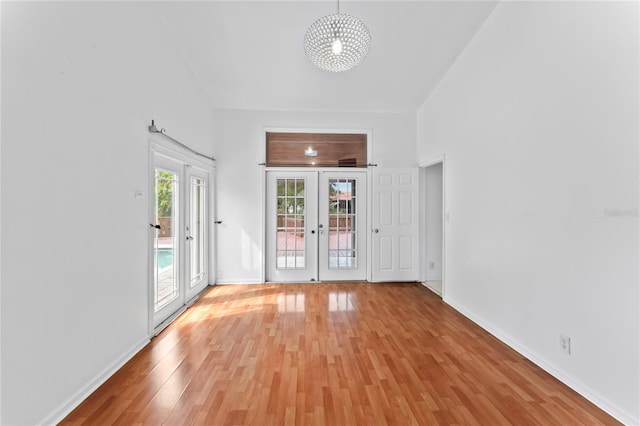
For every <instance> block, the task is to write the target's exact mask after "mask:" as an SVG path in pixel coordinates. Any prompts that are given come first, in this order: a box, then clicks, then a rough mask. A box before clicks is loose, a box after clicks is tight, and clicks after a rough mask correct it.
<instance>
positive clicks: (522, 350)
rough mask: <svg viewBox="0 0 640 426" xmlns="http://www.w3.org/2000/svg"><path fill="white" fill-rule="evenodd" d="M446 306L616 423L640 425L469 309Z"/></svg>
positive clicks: (450, 301) (447, 300) (451, 302)
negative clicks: (596, 407) (580, 396)
mask: <svg viewBox="0 0 640 426" xmlns="http://www.w3.org/2000/svg"><path fill="white" fill-rule="evenodd" d="M442 300H443V301H444V302H445V303H446V304H447V305H449V306H451V307H452V308H453V309H455V310H456V311H458V312H460V313H461V314H462V315H464V316H465V317H467V318H468V319H470V320H471V321H473V322H474V323H476V324H477V325H478V326H480V327H481V328H482V329H484V330H485V331H487V332H488V333H490V334H491V335H493V336H494V337H496V338H497V339H498V340H500V341H501V342H502V343H504V344H506V345H507V346H509V347H510V348H511V349H513V350H514V351H516V352H518V353H519V354H520V355H522V356H524V357H525V358H527V359H528V360H529V361H531V362H533V363H534V364H536V365H537V366H538V367H540V368H542V369H543V370H544V371H546V372H547V373H549V374H550V375H552V376H553V377H555V378H556V379H558V380H560V381H561V382H562V383H564V384H565V385H567V386H569V387H570V388H571V389H573V390H574V391H576V392H578V393H579V394H580V395H582V396H583V397H585V398H586V399H587V400H589V401H591V402H592V403H593V404H595V405H596V406H598V407H599V408H601V409H602V410H604V411H605V412H607V413H608V414H609V415H611V416H612V417H614V418H616V419H617V420H618V421H620V422H622V423H623V424H626V425H637V424H640V419H638V418H634V416H633V415H632V414H631V413H627V412H625V411H624V410H622V409H620V408H619V407H617V406H616V405H615V404H614V403H612V402H610V401H609V400H608V399H607V398H605V397H604V396H602V395H600V394H598V393H597V392H595V391H593V390H592V389H590V388H589V387H587V386H585V385H584V384H583V383H581V382H580V381H579V380H576V379H575V378H573V377H571V375H569V374H568V373H567V372H565V371H564V370H563V369H561V368H559V367H558V366H556V365H555V364H552V363H550V362H549V361H547V360H546V359H544V357H542V356H540V355H539V354H537V353H536V352H535V351H533V350H531V349H530V348H528V347H527V346H526V345H524V344H522V343H520V342H519V341H518V340H517V339H514V338H513V337H512V336H510V335H508V334H506V333H504V332H503V331H501V330H499V329H497V328H495V327H493V326H492V325H491V324H490V323H489V322H487V321H485V320H484V319H483V318H481V317H479V316H477V315H475V314H474V313H473V312H471V311H470V310H469V309H467V308H466V307H465V306H464V305H462V304H460V303H458V302H456V301H455V300H454V299H451V298H449V297H443V299H442Z"/></svg>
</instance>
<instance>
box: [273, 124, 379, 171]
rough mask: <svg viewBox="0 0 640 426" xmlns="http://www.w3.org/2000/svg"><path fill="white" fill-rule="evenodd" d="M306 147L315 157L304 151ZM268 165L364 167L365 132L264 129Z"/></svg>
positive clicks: (365, 158) (365, 154)
mask: <svg viewBox="0 0 640 426" xmlns="http://www.w3.org/2000/svg"><path fill="white" fill-rule="evenodd" d="M307 148H312V149H315V150H317V151H318V155H317V156H316V157H309V156H306V155H305V154H304V151H305V150H306V149H307ZM267 166H268V167H366V166H367V135H366V134H346V133H280V132H267Z"/></svg>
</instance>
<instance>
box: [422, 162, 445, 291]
mask: <svg viewBox="0 0 640 426" xmlns="http://www.w3.org/2000/svg"><path fill="white" fill-rule="evenodd" d="M420 174H421V183H422V185H421V186H422V190H421V192H422V199H423V203H422V215H421V216H422V221H421V223H422V232H421V233H422V256H421V258H422V261H421V265H422V282H423V284H424V285H425V286H426V287H427V288H429V289H430V290H432V291H433V292H434V293H436V294H438V295H439V296H441V297H442V296H443V294H444V158H442V159H439V160H438V161H435V162H433V163H431V164H428V165H426V166H423V167H421V168H420Z"/></svg>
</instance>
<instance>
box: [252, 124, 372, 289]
mask: <svg viewBox="0 0 640 426" xmlns="http://www.w3.org/2000/svg"><path fill="white" fill-rule="evenodd" d="M268 132H282V133H286V132H289V133H346V134H350V133H364V134H366V135H367V161H368V162H369V163H371V158H372V153H373V132H372V130H371V129H362V128H350V129H341V128H325V129H321V128H304V127H263V129H262V160H261V161H260V162H259V163H258V165H259V166H261V167H262V174H261V178H262V181H261V182H260V184H261V188H262V191H261V195H262V197H261V198H262V199H261V205H262V206H261V211H262V215H261V216H262V217H261V219H260V229H261V233H260V239H261V241H260V247H261V250H262V268H261V275H260V282H262V283H265V282H266V276H267V274H266V271H267V252H266V249H267V238H266V232H267V223H266V221H267V171H278V170H280V171H285V170H287V171H288V170H290V171H314V170H315V171H318V170H331V169H333V168H321V167H318V168H316V167H266V162H267V133H268ZM336 169H338V170H343V171H344V170H346V168H336ZM356 169H357V170H362V171H366V172H367V223H366V229H367V230H370V229H371V222H370V216H371V214H370V211H371V166H368V167H366V168H365V167H358V168H356ZM371 260H372V258H371V232H368V231H367V281H369V282H370V281H371Z"/></svg>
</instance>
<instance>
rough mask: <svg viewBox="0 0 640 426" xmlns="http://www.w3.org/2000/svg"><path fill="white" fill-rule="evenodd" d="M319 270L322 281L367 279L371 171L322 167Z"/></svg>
mask: <svg viewBox="0 0 640 426" xmlns="http://www.w3.org/2000/svg"><path fill="white" fill-rule="evenodd" d="M318 196H319V201H318V206H319V210H318V211H319V223H318V244H319V253H318V255H319V260H318V269H319V271H318V273H319V277H320V279H321V280H322V281H336V280H366V279H367V234H366V229H367V228H366V219H367V172H355V171H354V172H344V171H326V172H325V171H321V172H320V180H319V194H318Z"/></svg>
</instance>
